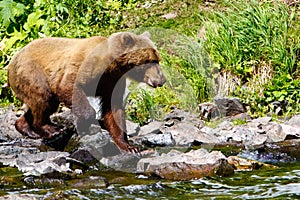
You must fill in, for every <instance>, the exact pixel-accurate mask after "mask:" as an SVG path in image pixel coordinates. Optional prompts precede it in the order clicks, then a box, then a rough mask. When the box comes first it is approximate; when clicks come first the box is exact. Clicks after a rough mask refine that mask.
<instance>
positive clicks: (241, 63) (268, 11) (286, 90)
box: [205, 0, 300, 115]
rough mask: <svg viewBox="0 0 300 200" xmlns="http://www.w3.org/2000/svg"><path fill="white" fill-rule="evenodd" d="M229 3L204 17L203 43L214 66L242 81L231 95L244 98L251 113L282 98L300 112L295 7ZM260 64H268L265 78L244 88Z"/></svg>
mask: <svg viewBox="0 0 300 200" xmlns="http://www.w3.org/2000/svg"><path fill="white" fill-rule="evenodd" d="M228 6H229V8H228V9H227V10H226V11H225V12H224V11H217V12H216V13H215V15H213V17H211V18H210V19H209V21H208V22H206V29H207V34H206V37H207V41H206V43H205V44H206V46H205V47H206V49H207V50H208V52H209V54H210V55H211V57H212V59H213V61H214V65H215V66H216V67H217V68H218V70H220V71H221V72H222V71H223V72H224V71H227V72H231V73H233V74H235V75H236V76H237V77H238V78H239V79H240V80H241V84H242V85H240V86H238V88H237V90H236V91H235V93H234V95H237V96H239V97H241V98H242V100H244V101H245V102H246V103H248V105H250V107H251V111H252V114H254V115H260V114H263V113H266V112H267V110H268V105H269V104H270V103H271V102H273V101H281V100H283V99H284V100H287V101H288V102H289V105H290V108H289V110H293V111H294V112H299V111H300V110H299V106H297V102H298V103H299V86H300V85H299V80H298V78H297V76H298V75H297V69H299V52H300V40H299V34H300V31H299V27H300V24H299V18H300V16H299V12H297V11H296V10H295V9H294V8H292V7H288V6H287V5H286V4H284V3H281V2H276V3H275V2H271V1H254V0H253V1H247V2H246V3H245V2H244V1H243V2H241V1H234V2H233V3H232V2H231V3H230V5H228ZM297 35H298V36H297ZM264 63H269V65H270V66H271V71H270V73H271V74H270V77H269V80H268V82H267V83H265V84H263V85H259V83H258V84H257V85H256V88H254V90H253V89H251V90H250V89H247V86H246V85H247V84H249V83H250V84H252V82H253V81H255V80H257V79H256V78H255V76H259V74H257V71H261V70H260V68H261V67H262V66H263V65H264ZM261 87H262V88H263V92H262V94H261V93H259V92H258V90H259V89H260V88H261Z"/></svg>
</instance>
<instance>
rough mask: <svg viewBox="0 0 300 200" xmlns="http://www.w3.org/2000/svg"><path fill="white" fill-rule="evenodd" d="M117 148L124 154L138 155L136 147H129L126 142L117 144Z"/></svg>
mask: <svg viewBox="0 0 300 200" xmlns="http://www.w3.org/2000/svg"><path fill="white" fill-rule="evenodd" d="M117 146H118V147H119V148H120V149H121V150H122V151H125V152H129V153H134V154H138V155H139V154H140V149H139V148H138V147H136V146H131V145H130V144H128V143H127V142H118V143H117Z"/></svg>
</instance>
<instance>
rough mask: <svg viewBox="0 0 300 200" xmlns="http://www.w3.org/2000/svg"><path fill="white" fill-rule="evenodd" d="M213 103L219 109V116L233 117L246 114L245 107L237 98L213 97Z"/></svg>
mask: <svg viewBox="0 0 300 200" xmlns="http://www.w3.org/2000/svg"><path fill="white" fill-rule="evenodd" d="M214 103H215V104H216V105H217V107H218V108H219V110H220V113H221V116H235V115H237V114H240V113H244V112H246V108H245V106H244V105H243V104H242V103H241V101H240V99H238V98H227V97H215V98H214Z"/></svg>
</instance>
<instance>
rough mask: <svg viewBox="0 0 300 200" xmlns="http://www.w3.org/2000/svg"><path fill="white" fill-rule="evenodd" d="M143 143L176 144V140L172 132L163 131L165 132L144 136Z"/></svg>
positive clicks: (149, 144) (150, 144)
mask: <svg viewBox="0 0 300 200" xmlns="http://www.w3.org/2000/svg"><path fill="white" fill-rule="evenodd" d="M142 143H143V144H145V145H147V146H150V147H153V146H161V147H164V146H173V145H174V144H175V140H174V138H173V136H172V134H171V133H163V134H148V135H145V136H144V137H143V138H142Z"/></svg>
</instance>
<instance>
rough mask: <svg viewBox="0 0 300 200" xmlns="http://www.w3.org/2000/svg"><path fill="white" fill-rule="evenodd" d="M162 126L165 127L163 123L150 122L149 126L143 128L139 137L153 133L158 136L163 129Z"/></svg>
mask: <svg viewBox="0 0 300 200" xmlns="http://www.w3.org/2000/svg"><path fill="white" fill-rule="evenodd" d="M162 125H163V123H162V122H158V121H153V122H150V123H149V124H147V125H144V126H142V127H141V129H140V132H139V136H143V135H146V134H151V133H154V134H158V133H160V132H161V131H160V128H161V127H162Z"/></svg>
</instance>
